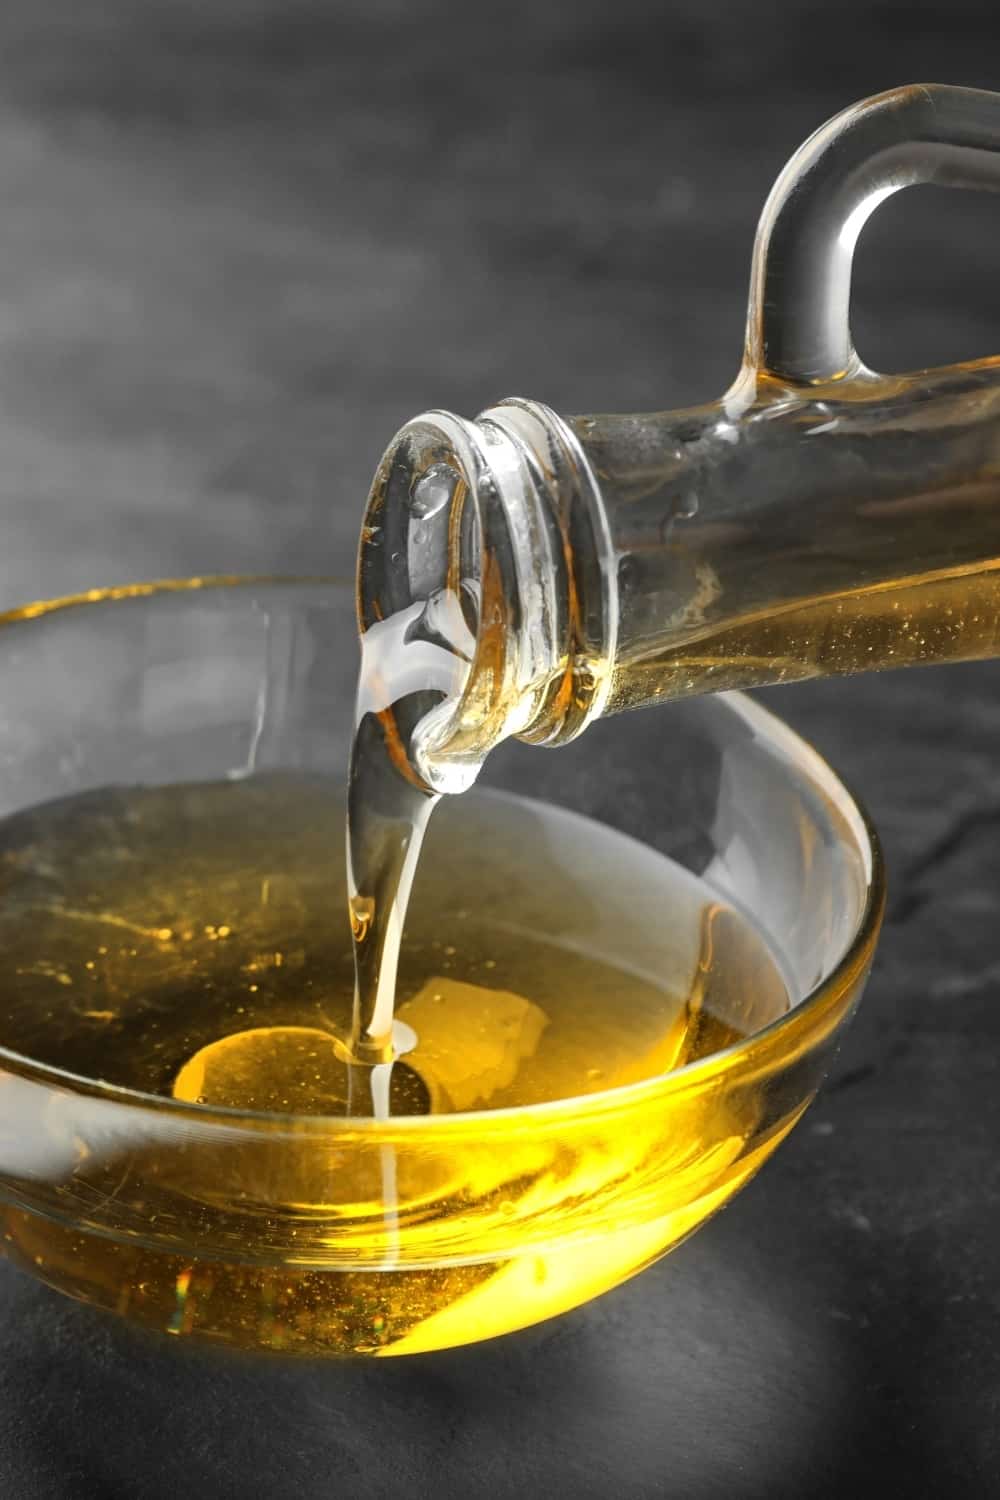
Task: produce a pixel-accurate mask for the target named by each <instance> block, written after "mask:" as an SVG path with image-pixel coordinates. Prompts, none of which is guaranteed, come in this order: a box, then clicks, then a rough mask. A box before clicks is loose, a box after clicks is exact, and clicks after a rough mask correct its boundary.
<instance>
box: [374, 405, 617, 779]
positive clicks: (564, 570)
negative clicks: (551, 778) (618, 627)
mask: <svg viewBox="0 0 1000 1500" xmlns="http://www.w3.org/2000/svg"><path fill="white" fill-rule="evenodd" d="M581 516H582V517H583V518H584V520H585V521H586V524H585V525H583V526H581V524H580V520H581ZM601 523H603V510H602V508H601V505H600V497H599V494H598V491H597V487H596V484H595V483H594V481H593V478H592V476H591V474H590V471H589V469H588V468H587V466H586V463H585V460H584V459H583V456H582V454H581V453H580V452H579V450H578V448H577V447H576V444H575V439H574V438H573V436H572V434H571V433H570V431H569V429H568V428H566V427H565V425H564V424H563V423H562V422H561V421H560V420H559V418H557V417H556V416H555V415H554V413H551V412H549V411H548V410H547V409H546V408H544V407H540V406H538V405H536V404H534V403H528V402H507V403H504V404H503V405H502V406H498V407H494V408H492V409H491V410H490V411H488V412H485V413H483V415H482V416H481V417H480V418H479V419H478V421H476V422H467V421H464V420H463V419H462V418H460V417H456V416H453V415H451V414H450V413H447V412H428V413H426V414H425V415H423V416H420V417H417V418H415V419H414V420H413V421H411V422H409V423H407V425H406V426H405V427H404V428H403V429H402V430H401V431H400V432H399V433H398V434H397V435H396V437H395V438H394V439H393V441H392V443H391V444H390V445H389V448H388V449H387V451H386V453H385V455H384V457H383V459H382V462H381V463H380V465H379V467H378V470H377V471H376V474H375V479H374V481H373V484H372V489H371V494H370V496H369V501H368V508H367V511H366V515H365V522H364V527H363V530H362V539H361V550H360V557H359V565H358V612H359V623H360V626H361V630H362V645H363V650H364V651H365V653H366V662H365V665H366V668H367V670H366V672H364V673H363V674H362V676H363V677H364V678H366V679H367V681H368V682H369V684H370V685H371V684H375V686H374V688H372V689H371V690H372V691H373V692H374V693H375V694H376V696H377V698H378V701H377V702H376V701H372V703H370V704H368V705H366V707H368V708H370V709H373V710H374V711H375V712H377V713H380V714H385V713H389V714H390V715H391V716H392V719H393V726H392V728H393V733H394V735H395V736H396V738H397V743H398V745H399V746H400V747H401V748H402V749H403V751H404V753H405V756H406V760H407V764H408V766H409V769H410V771H411V772H412V773H413V774H414V775H416V776H417V777H419V779H420V780H421V781H422V782H423V784H424V785H425V786H426V787H427V788H428V789H429V790H432V791H435V792H456V791H462V790H464V788H465V787H467V786H469V785H470V784H471V783H472V781H474V780H475V777H476V775H477V774H478V771H479V768H480V766H481V765H482V763H483V760H484V759H485V757H486V755H487V754H488V753H489V751H490V750H491V749H492V748H493V747H494V746H495V745H496V744H498V743H499V742H500V741H501V740H503V739H506V738H509V737H510V736H512V735H520V736H522V737H524V738H529V739H532V740H537V741H539V742H553V741H555V740H564V739H567V738H570V737H571V735H572V734H575V733H578V732H579V730H580V729H581V728H582V727H583V724H584V723H585V722H586V721H587V719H588V718H589V717H591V716H592V715H593V713H594V712H595V711H596V712H599V711H600V706H601V705H602V704H603V697H602V689H603V688H604V687H605V685H606V679H607V675H608V667H609V664H610V661H611V659H612V657H613V648H614V640H613V630H611V629H610V622H611V620H612V619H613V608H612V597H613V596H612V594H611V588H612V586H613V579H612V577H611V572H610V570H609V569H608V568H607V567H606V566H605V564H606V563H607V560H608V557H609V553H610V548H609V545H608V546H604V545H601V544H602V543H603V542H604V540H605V532H604V530H602V525H601ZM595 581H596V589H595ZM585 595H586V597H585ZM588 611H589V612H588Z"/></svg>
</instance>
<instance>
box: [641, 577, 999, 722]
mask: <svg viewBox="0 0 1000 1500" xmlns="http://www.w3.org/2000/svg"><path fill="white" fill-rule="evenodd" d="M998 654H1000V564H998V563H996V562H995V561H993V560H990V562H989V563H988V564H976V565H974V566H970V567H968V568H959V569H957V570H954V571H947V572H942V573H941V574H940V575H934V574H930V575H928V574H923V575H915V576H913V577H904V578H901V579H896V580H893V581H892V582H889V583H880V584H874V585H870V586H864V587H859V588H856V589H852V590H850V591H847V592H844V593H835V594H829V595H819V596H817V597H816V598H812V599H808V600H804V601H799V602H796V603H793V604H789V605H785V606H782V607H780V608H772V609H768V610H767V611H766V612H764V613H761V614H748V615H746V616H744V617H737V618H735V619H731V620H727V621H726V622H725V623H724V624H722V625H720V626H712V627H709V628H706V629H704V630H703V631H699V632H696V633H694V634H692V635H690V636H689V637H687V638H686V639H685V640H683V641H681V642H680V643H678V644H672V645H670V646H667V647H665V648H656V649H654V650H651V651H649V652H648V653H647V652H636V653H634V654H631V655H626V656H623V658H622V659H621V660H620V661H618V662H617V663H616V665H615V673H614V680H613V685H612V704H613V706H614V707H615V708H630V707H635V706H639V705H641V704H645V703H649V702H653V701H655V700H657V699H660V698H678V697H685V696H687V695H688V694H691V693H714V692H724V691H727V690H729V689H732V688H753V687H760V686H764V685H766V684H770V683H778V682H796V681H800V680H803V679H806V678H810V677H827V676H834V675H837V676H840V675H849V674H851V673H855V672H872V671H884V670H886V669H887V668H890V667H909V666H921V665H924V664H928V663H938V662H947V661H976V660H988V659H992V658H993V657H995V656H997V655H998Z"/></svg>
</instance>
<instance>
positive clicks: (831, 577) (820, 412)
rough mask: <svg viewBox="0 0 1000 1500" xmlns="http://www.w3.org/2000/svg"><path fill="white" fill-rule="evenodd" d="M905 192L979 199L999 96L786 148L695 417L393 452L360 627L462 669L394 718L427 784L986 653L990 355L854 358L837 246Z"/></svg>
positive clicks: (906, 103) (996, 400) (522, 415)
mask: <svg viewBox="0 0 1000 1500" xmlns="http://www.w3.org/2000/svg"><path fill="white" fill-rule="evenodd" d="M917 182H935V183H939V184H942V185H945V186H950V187H990V188H995V187H1000V95H998V94H991V93H985V92H981V91H978V90H971V89H962V88H953V87H948V86H942V85H913V86H910V87H906V88H899V89H894V90H892V91H890V92H889V93H885V94H880V95H878V96H876V97H874V98H872V99H868V100H865V101H863V102H861V103H859V104H856V105H854V106H853V107H852V108H850V109H847V110H845V111H844V112H843V113H842V114H840V115H838V116H836V117H835V118H834V119H833V120H831V121H830V122H829V123H828V124H826V125H824V126H823V127H822V128H821V129H820V130H818V131H817V132H816V133H815V134H814V135H813V136H812V137H811V138H810V139H809V140H808V141H807V142H806V143H805V145H803V146H802V147H801V149H800V150H799V151H798V152H797V153H796V154H795V155H794V156H793V157H792V159H791V160H790V162H789V163H788V165H787V166H786V167H785V169H784V171H783V172H782V173H781V175H780V177H779V178H778V180H777V182H776V183H775V186H774V188H773V190H772V192H771V194H770V197H769V198H768V200H767V203H766V205H765V207H764V211H763V214H762V216H761V220H760V224H759V227H758V232H757V238H756V243H755V248H754V255H753V266H752V273H751V287H750V304H749V317H748V323H747V334H746V343H745V349H744V356H743V363H742V366H741V368H740V371H739V374H738V376H737V378H736V380H735V382H734V384H733V385H732V386H731V388H730V389H729V390H728V391H727V392H726V393H725V394H724V395H723V396H722V397H721V398H720V399H719V400H717V401H714V402H710V403H709V404H707V405H704V406H698V407H692V408H690V409H687V410H681V411H670V412H652V413H640V414H638V415H629V416H585V417H572V418H569V419H568V420H564V419H562V418H560V417H559V416H557V415H556V413H554V412H553V411H551V410H550V409H548V408H547V407H545V406H543V405H540V404H539V403H536V402H531V401H523V400H511V401H504V402H502V403H500V404H499V405H497V406H495V407H492V408H490V409H489V410H487V411H485V412H483V413H482V414H481V415H480V416H479V417H478V418H477V420H476V421H474V422H470V421H465V420H463V419H461V418H459V417H456V416H453V415H451V414H449V413H446V412H428V413H425V414H424V415H422V416H419V417H416V418H415V419H414V420H413V421H411V422H409V423H407V425H406V426H405V427H404V428H403V429H402V430H401V431H400V432H399V433H398V434H397V436H396V437H395V438H394V439H393V442H392V443H391V444H390V446H389V448H388V450H387V452H386V454H385V456H384V458H383V459H382V462H381V464H380V466H379V468H378V470H377V472H376V475H375V479H374V482H373V486H372V491H371V495H370V498H369V503H368V510H367V513H366V518H365V525H364V529H363V533H362V543H361V549H360V558H359V572H358V595H359V598H358V604H359V616H360V623H361V627H362V630H367V629H369V628H370V627H371V626H372V625H373V624H375V623H376V622H379V621H383V620H385V619H386V618H387V617H389V616H393V615H396V614H399V613H400V612H402V611H407V612H408V615H407V618H409V619H412V620H413V621H414V623H413V625H412V626H408V627H407V628H408V631H409V634H410V635H411V636H412V635H417V636H419V637H420V638H422V639H424V640H429V641H432V642H434V643H435V644H438V645H441V646H444V647H445V648H446V649H447V650H448V651H449V652H450V653H451V654H452V656H453V657H454V658H455V660H456V661H458V662H460V664H461V671H460V672H459V674H458V676H457V677H456V678H455V680H454V685H453V686H452V687H450V688H449V689H448V690H447V691H445V690H443V689H441V688H440V687H438V688H430V687H428V688H426V690H423V691H417V692H413V693H411V694H410V695H409V696H408V698H407V699H406V700H405V705H403V706H402V707H401V713H402V720H401V727H402V728H403V729H404V730H405V734H404V735H403V736H402V738H403V742H404V743H405V744H406V745H407V746H408V750H409V761H410V765H411V766H412V768H413V769H414V770H415V771H416V772H417V774H418V775H419V777H420V778H421V779H422V780H423V782H424V783H425V784H426V785H427V786H428V787H429V788H432V789H433V790H435V791H451V790H458V789H460V788H461V787H462V786H463V785H466V784H467V783H468V782H469V781H470V780H471V779H472V778H473V777H474V776H475V774H476V771H477V770H478V767H479V765H480V764H481V762H482V759H483V757H484V755H485V754H486V753H487V752H488V750H489V749H490V748H491V747H492V746H493V745H494V744H496V743H497V742H498V741H499V740H501V739H503V738H505V737H507V736H509V735H512V734H513V735H519V736H521V737H522V738H524V739H527V740H530V741H534V742H537V743H544V744H558V743H560V742H563V741H565V740H567V739H569V738H571V737H572V736H574V735H576V734H578V733H579V732H580V731H581V730H582V729H583V728H584V727H585V726H586V724H587V723H588V722H589V721H590V720H592V719H593V718H594V717H596V716H598V715H600V714H607V713H614V712H617V711H618V710H621V709H625V708H636V707H640V706H642V705H644V704H647V703H651V702H654V701H662V700H664V699H670V698H674V697H678V696H682V695H685V694H690V693H697V692H706V691H716V690H722V689H728V688H737V687H740V688H743V687H754V686H758V685H763V684H766V683H773V682H780V681H787V680H792V679H798V678H806V677H811V676H816V675H822V674H828V673H846V672H857V671H863V670H866V669H874V668H885V667H892V666H904V665H909V664H913V663H920V662H936V661H947V660H962V659H970V658H974V657H985V656H993V655H997V654H1000V358H990V359H984V360H977V361H974V362H971V363H968V364H960V365H954V366H950V367H947V368H941V369H934V370H925V371H920V372H918V373H916V374H909V375H900V376H883V375H879V374H877V373H875V372H874V371H872V370H870V369H868V368H866V367H865V366H864V365H863V364H862V362H861V360H860V359H859V358H858V356H857V354H856V352H855V350H854V347H853V344H852V341H851V334H850V327H849V317H848V314H849V301H850V280H851V262H852V256H853V251H854V246H855V243H856V241H857V238H858V235H859V233H860V230H861V228H862V226H863V224H864V222H865V220H866V219H867V218H868V216H869V214H870V213H871V212H872V211H873V210H874V209H875V208H876V207H877V206H878V204H879V203H881V202H882V201H883V200H884V199H885V198H886V197H888V196H889V194H891V193H893V192H895V191H896V190H897V189H899V188H902V187H906V186H908V185H910V184H912V183H917ZM421 601H422V602H423V608H422V610H421V609H417V608H415V607H416V606H418V605H420V603H421ZM397 707H400V705H397Z"/></svg>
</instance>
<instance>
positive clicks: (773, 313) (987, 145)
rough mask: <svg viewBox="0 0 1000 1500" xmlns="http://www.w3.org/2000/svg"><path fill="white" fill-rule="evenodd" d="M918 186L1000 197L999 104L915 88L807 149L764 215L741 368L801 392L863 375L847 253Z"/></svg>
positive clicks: (970, 92) (850, 112) (857, 111)
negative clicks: (870, 223) (872, 219)
mask: <svg viewBox="0 0 1000 1500" xmlns="http://www.w3.org/2000/svg"><path fill="white" fill-rule="evenodd" d="M920 182H933V183H939V184H940V185H942V186H944V187H962V188H992V189H1000V94H992V93H986V92H985V91H983V90H981V89H965V88H954V87H951V86H949V85H947V84H911V85H909V86H907V87H905V88H898V89H892V90H890V91H889V92H888V93H885V94H877V95H875V96H874V97H873V98H871V99H865V100H862V102H861V103H859V104H855V105H852V106H851V108H850V109H846V110H844V111H843V112H842V113H841V114H839V115H836V116H835V117H834V118H833V119H832V120H830V121H828V122H827V124H825V125H823V126H822V127H821V128H820V129H819V130H817V131H816V133H815V134H814V135H813V136H811V137H810V138H809V140H808V141H806V143H805V144H804V145H803V146H802V147H801V148H800V149H799V150H798V151H797V152H796V153H795V155H794V156H793V157H792V158H791V160H790V161H789V163H788V165H787V166H786V167H785V169H784V171H783V172H782V173H781V176H780V177H779V178H778V180H777V182H776V183H775V185H774V187H773V189H772V191H771V194H770V196H769V198H768V200H767V202H766V204H765V205H764V211H763V213H762V214H761V218H760V224H759V226H758V229H757V238H756V242H755V244H754V255H753V267H752V271H751V283H750V309H749V317H748V322H747V341H746V354H745V367H749V368H750V369H751V370H762V371H766V372H768V373H770V374H773V375H774V376H776V377H777V378H778V379H780V380H784V381H788V382H791V383H795V384H805V385H811V384H817V383H820V382H824V381H829V380H843V379H850V378H852V377H854V376H856V375H861V374H864V373H866V372H865V367H864V365H863V364H862V363H861V361H860V359H859V358H858V356H857V354H856V353H855V350H854V345H853V343H852V341H851V329H850V316H849V314H850V296H851V263H852V260H853V257H854V247H855V245H856V244H857V240H858V235H859V234H860V233H861V230H862V227H863V226H864V224H865V222H866V220H867V219H868V216H869V214H871V213H872V212H873V211H874V210H875V209H876V208H877V207H878V205H879V204H880V203H882V202H883V201H884V200H885V199H886V198H888V197H889V195H890V194H891V193H895V192H897V191H898V190H899V189H900V188H904V187H910V186H912V185H913V184H914V183H920Z"/></svg>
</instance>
